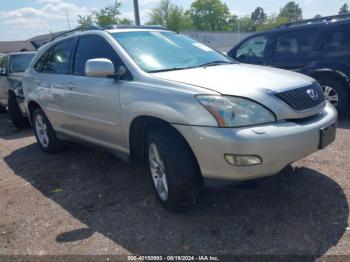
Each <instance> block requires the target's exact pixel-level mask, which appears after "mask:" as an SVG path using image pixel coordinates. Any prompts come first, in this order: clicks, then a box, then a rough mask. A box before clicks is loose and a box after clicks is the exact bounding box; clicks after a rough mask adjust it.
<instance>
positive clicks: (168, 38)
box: [112, 31, 232, 73]
mask: <svg viewBox="0 0 350 262" xmlns="http://www.w3.org/2000/svg"><path fill="white" fill-rule="evenodd" d="M112 36H113V37H114V38H115V39H116V40H117V41H118V42H119V43H120V44H121V45H122V46H123V47H124V49H125V50H126V51H127V52H128V53H129V55H130V56H131V57H132V58H133V59H134V60H135V62H136V63H137V64H138V65H139V66H140V67H141V68H142V69H143V70H144V71H146V72H150V73H151V72H161V71H171V70H177V69H186V68H193V67H199V66H204V65H211V64H212V65H215V64H220V63H231V62H232V61H231V60H229V58H227V57H226V56H224V55H222V54H220V53H219V52H217V51H216V50H214V49H212V48H210V47H208V46H206V45H204V44H201V43H199V42H197V41H195V40H193V39H191V38H189V37H187V36H184V35H179V34H176V33H173V32H163V31H136V32H119V33H112Z"/></svg>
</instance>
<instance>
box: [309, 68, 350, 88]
mask: <svg viewBox="0 0 350 262" xmlns="http://www.w3.org/2000/svg"><path fill="white" fill-rule="evenodd" d="M310 76H311V77H313V78H315V79H316V80H317V79H319V78H321V77H330V78H335V79H338V80H339V81H341V82H342V83H343V84H344V86H346V88H347V89H348V90H349V91H350V79H349V77H348V76H347V75H346V74H345V73H343V72H342V71H339V70H334V69H328V68H324V69H319V70H317V71H315V72H313V73H311V74H310Z"/></svg>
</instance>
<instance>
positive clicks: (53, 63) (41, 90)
mask: <svg viewBox="0 0 350 262" xmlns="http://www.w3.org/2000/svg"><path fill="white" fill-rule="evenodd" d="M75 44H76V39H75V38H70V39H68V40H64V41H62V42H59V43H57V44H56V45H54V46H52V47H51V48H50V49H49V50H48V51H47V52H46V53H45V54H44V55H43V56H42V57H41V58H40V59H39V61H38V62H37V63H36V64H35V66H34V69H35V71H36V73H35V75H34V82H35V85H36V88H37V91H38V95H39V97H40V98H39V100H40V102H41V104H42V105H43V106H44V107H45V109H46V114H48V116H49V119H50V121H51V123H52V124H53V125H54V127H55V129H57V130H59V131H61V130H63V129H65V125H64V124H65V122H66V121H67V115H66V114H65V112H64V109H63V106H64V105H63V101H64V94H65V89H67V88H68V86H69V75H70V74H71V61H72V55H73V50H74V47H75Z"/></svg>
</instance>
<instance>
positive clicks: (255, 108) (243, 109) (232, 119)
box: [196, 95, 276, 127]
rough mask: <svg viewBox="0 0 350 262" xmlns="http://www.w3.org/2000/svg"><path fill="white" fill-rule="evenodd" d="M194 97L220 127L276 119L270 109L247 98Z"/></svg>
mask: <svg viewBox="0 0 350 262" xmlns="http://www.w3.org/2000/svg"><path fill="white" fill-rule="evenodd" d="M196 98H197V99H198V101H199V102H200V103H201V104H202V105H203V106H204V107H205V108H206V109H207V110H208V111H209V112H210V113H211V114H212V115H213V116H214V117H215V119H216V121H217V122H218V124H219V126H221V127H240V126H251V125H259V124H266V123H272V122H275V121H276V118H275V116H274V115H273V113H272V112H271V111H270V110H268V109H267V108H265V107H263V106H262V105H259V104H258V103H256V102H253V101H251V100H249V99H245V98H240V97H234V96H221V95H198V96H196Z"/></svg>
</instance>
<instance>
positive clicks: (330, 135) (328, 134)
mask: <svg viewBox="0 0 350 262" xmlns="http://www.w3.org/2000/svg"><path fill="white" fill-rule="evenodd" d="M336 130H337V124H336V122H333V123H332V124H330V125H328V126H326V127H322V128H321V130H320V134H321V135H320V146H319V148H320V149H324V148H326V147H327V146H328V145H329V144H331V143H332V142H333V141H334V140H335V134H336Z"/></svg>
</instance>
